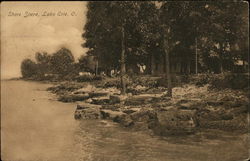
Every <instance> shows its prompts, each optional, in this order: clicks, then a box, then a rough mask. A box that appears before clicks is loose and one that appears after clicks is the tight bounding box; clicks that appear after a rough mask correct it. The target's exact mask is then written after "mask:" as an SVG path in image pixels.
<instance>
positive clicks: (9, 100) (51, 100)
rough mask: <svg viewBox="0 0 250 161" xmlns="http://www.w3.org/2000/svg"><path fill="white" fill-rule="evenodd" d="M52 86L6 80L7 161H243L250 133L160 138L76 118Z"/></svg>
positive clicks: (4, 131) (4, 154)
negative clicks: (52, 91)
mask: <svg viewBox="0 0 250 161" xmlns="http://www.w3.org/2000/svg"><path fill="white" fill-rule="evenodd" d="M49 86H50V85H48V84H42V83H36V82H25V81H2V82H1V158H2V160H11V161H242V160H244V159H246V158H247V157H248V149H249V146H248V144H247V143H248V142H247V135H246V134H244V135H242V134H241V135H240V134H231V133H226V132H219V131H204V132H200V133H197V134H196V135H191V136H186V137H173V136H172V137H159V136H154V135H150V134H148V133H144V132H136V131H131V130H129V129H126V128H122V127H120V126H119V125H118V124H115V123H112V122H109V121H102V120H93V121H89V120H88V121H83V120H82V121H78V120H75V119H74V111H75V108H76V105H75V104H71V103H61V102H58V101H56V100H55V96H54V95H53V94H50V93H48V92H47V91H46V88H47V87H49Z"/></svg>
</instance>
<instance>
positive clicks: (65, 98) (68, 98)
mask: <svg viewBox="0 0 250 161" xmlns="http://www.w3.org/2000/svg"><path fill="white" fill-rule="evenodd" d="M88 98H89V95H88V94H87V93H85V94H64V95H61V96H59V98H58V100H59V101H62V102H75V101H84V100H86V99H88Z"/></svg>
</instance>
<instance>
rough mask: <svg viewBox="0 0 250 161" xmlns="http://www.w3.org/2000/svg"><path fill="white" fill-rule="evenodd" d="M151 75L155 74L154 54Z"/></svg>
mask: <svg viewBox="0 0 250 161" xmlns="http://www.w3.org/2000/svg"><path fill="white" fill-rule="evenodd" d="M151 74H152V75H154V74H155V58H154V55H153V54H151Z"/></svg>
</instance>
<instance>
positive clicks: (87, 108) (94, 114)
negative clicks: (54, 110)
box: [74, 103, 101, 119]
mask: <svg viewBox="0 0 250 161" xmlns="http://www.w3.org/2000/svg"><path fill="white" fill-rule="evenodd" d="M100 107H101V106H99V105H92V104H88V103H85V104H78V105H77V108H76V111H75V115H74V116H75V119H100V118H101V115H100Z"/></svg>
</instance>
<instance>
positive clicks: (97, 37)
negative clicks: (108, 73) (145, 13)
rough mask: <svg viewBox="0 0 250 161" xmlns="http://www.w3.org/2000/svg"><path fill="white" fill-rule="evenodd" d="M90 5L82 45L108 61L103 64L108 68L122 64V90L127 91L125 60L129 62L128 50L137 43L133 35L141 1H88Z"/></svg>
mask: <svg viewBox="0 0 250 161" xmlns="http://www.w3.org/2000/svg"><path fill="white" fill-rule="evenodd" d="M88 9H89V10H88V13H87V23H86V25H85V33H84V34H83V37H84V38H85V39H86V42H85V43H84V45H83V46H84V47H88V48H89V49H90V51H91V53H92V54H93V55H94V56H95V57H96V58H97V59H98V62H99V61H100V63H102V61H103V62H105V63H102V64H105V66H106V68H110V69H112V68H113V69H115V68H118V69H119V65H120V75H121V86H122V90H121V93H122V94H125V92H126V83H125V79H124V77H125V73H126V67H125V64H127V63H128V62H130V61H126V60H127V58H128V56H129V54H128V51H129V50H130V49H132V48H133V45H132V44H136V43H133V42H132V41H133V40H134V39H131V35H132V33H135V32H134V30H133V29H134V25H135V23H136V18H137V14H138V9H139V7H138V2H89V4H88ZM118 53H120V54H118ZM131 53H132V51H131ZM130 58H131V57H130Z"/></svg>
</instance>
